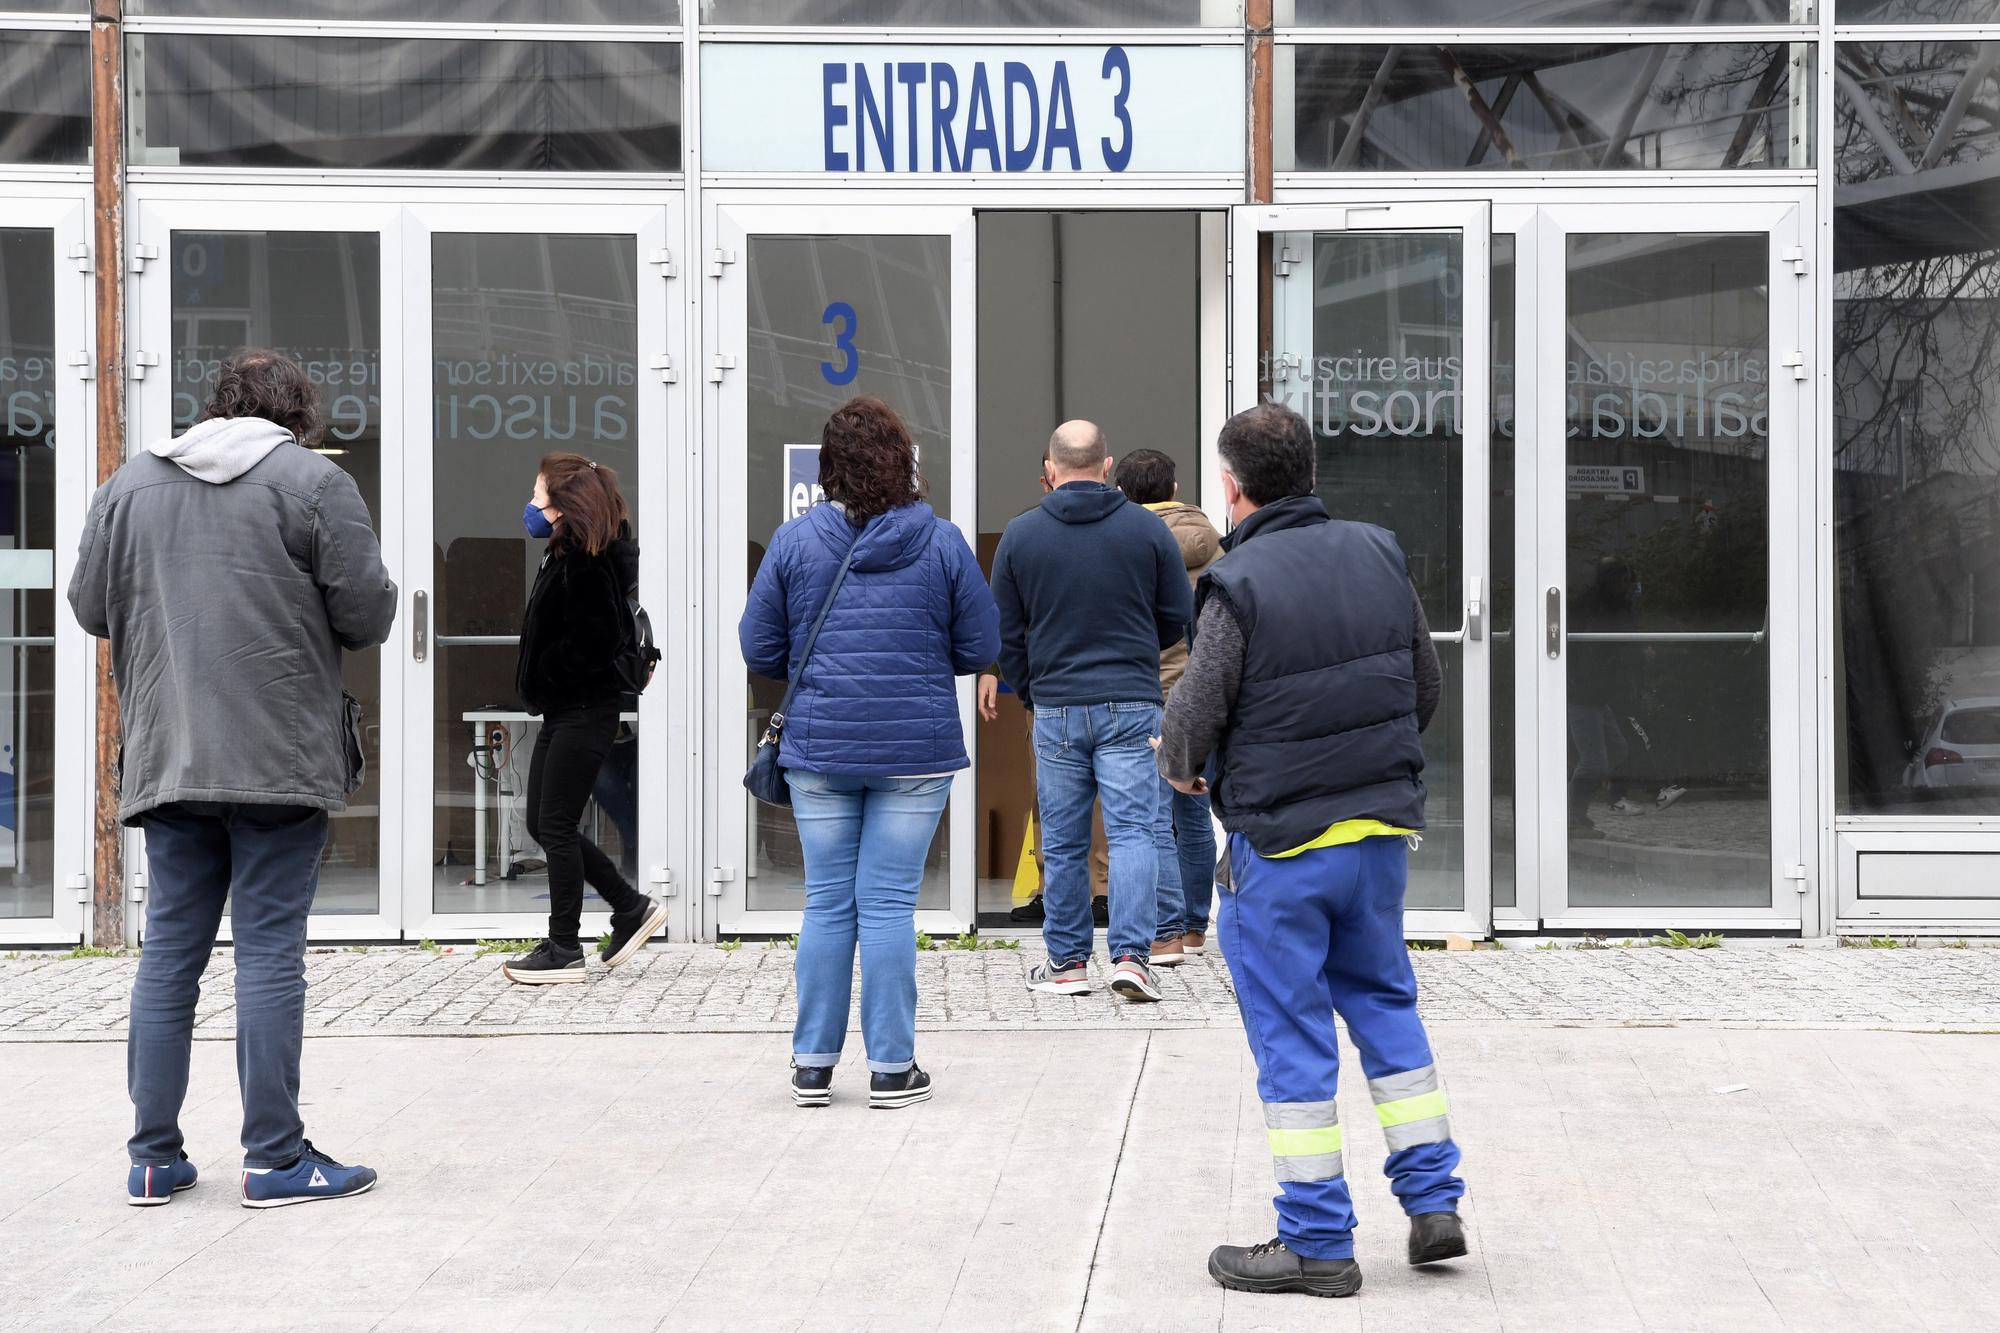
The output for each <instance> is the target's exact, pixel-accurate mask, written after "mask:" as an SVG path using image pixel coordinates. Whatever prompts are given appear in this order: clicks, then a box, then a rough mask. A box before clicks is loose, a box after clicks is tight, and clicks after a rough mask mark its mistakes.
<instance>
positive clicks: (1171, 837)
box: [1154, 778, 1215, 940]
mask: <svg viewBox="0 0 2000 1333" xmlns="http://www.w3.org/2000/svg"><path fill="white" fill-rule="evenodd" d="M1154 845H1155V846H1157V847H1158V848H1159V852H1160V926H1159V931H1158V933H1157V938H1159V939H1163V940H1165V939H1171V938H1173V937H1175V936H1178V935H1185V934H1186V933H1187V932H1189V931H1191V930H1194V931H1199V932H1201V933H1202V934H1204V935H1206V934H1208V905H1209V903H1211V902H1212V901H1214V899H1215V825H1214V823H1212V822H1211V821H1210V819H1209V815H1208V797H1206V796H1190V795H1188V794H1187V793H1186V792H1179V791H1175V790H1174V787H1173V784H1172V783H1171V782H1168V781H1167V780H1166V779H1165V778H1161V779H1160V822H1159V825H1158V833H1157V836H1156V837H1155V838H1154Z"/></svg>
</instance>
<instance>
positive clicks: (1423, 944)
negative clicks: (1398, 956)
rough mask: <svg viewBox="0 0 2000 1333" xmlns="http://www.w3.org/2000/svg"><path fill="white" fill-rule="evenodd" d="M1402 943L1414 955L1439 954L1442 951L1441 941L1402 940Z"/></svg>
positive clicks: (1442, 943)
mask: <svg viewBox="0 0 2000 1333" xmlns="http://www.w3.org/2000/svg"><path fill="white" fill-rule="evenodd" d="M1403 943H1405V944H1407V945H1409V946H1410V948H1411V950H1412V951H1414V952H1416V953H1441V952H1443V950H1444V941H1443V940H1404V941H1403Z"/></svg>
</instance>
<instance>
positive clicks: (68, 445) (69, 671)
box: [0, 198, 118, 943]
mask: <svg viewBox="0 0 2000 1333" xmlns="http://www.w3.org/2000/svg"><path fill="white" fill-rule="evenodd" d="M86 217H87V213H86V210H85V208H84V206H83V205H82V204H80V203H79V202H77V201H76V200H74V199H61V198H48V199H18V198H17V199H12V200H9V201H8V202H7V204H6V206H5V207H4V208H0V396H4V399H5V417H4V425H5V429H4V435H0V445H4V447H3V448H0V942H12V941H22V942H34V943H58V942H65V941H69V942H73V941H76V940H78V939H80V938H81V933H82V929H83V912H84V904H85V902H86V901H87V900H88V897H89V890H88V885H89V875H88V872H89V867H90V852H91V834H90V830H91V796H92V792H93V791H94V790H95V783H94V782H93V780H92V770H93V769H94V767H95V764H96V755H95V752H94V749H93V747H92V745H91V742H90V736H91V729H90V714H91V697H90V690H91V682H93V681H95V680H96V679H97V672H96V668H95V654H96V645H95V642H94V641H93V640H91V639H90V638H88V637H87V636H86V635H85V634H84V633H83V631H82V630H81V629H80V628H78V626H77V623H76V618H75V617H74V616H72V615H71V614H70V612H69V606H68V604H67V603H66V602H65V601H64V600H63V589H64V588H65V587H67V585H68V582H69V575H70V571H71V570H72V569H73V568H74V562H75V558H76V556H75V552H76V547H77V541H78V539H79V537H80V535H81V532H82V524H83V515H84V509H85V504H86V502H87V500H88V497H89V492H90V482H91V479H92V477H93V475H94V473H95V456H96V451H95V448H94V445H93V441H92V436H93V432H92V430H91V426H90V402H89V398H88V389H89V379H90V374H91V369H92V368H91V359H90V355H89V351H88V349H89V347H90V345H91V337H90V331H89V325H88V321H89V315H90V286H89V278H88V276H87V274H88V272H89V268H90V261H89V259H88V258H87V255H88V253H89V252H88V250H87V249H84V238H85V236H86V235H87V232H86V230H85V219H86ZM100 942H101V941H100ZM112 942H113V943H117V942H118V941H112Z"/></svg>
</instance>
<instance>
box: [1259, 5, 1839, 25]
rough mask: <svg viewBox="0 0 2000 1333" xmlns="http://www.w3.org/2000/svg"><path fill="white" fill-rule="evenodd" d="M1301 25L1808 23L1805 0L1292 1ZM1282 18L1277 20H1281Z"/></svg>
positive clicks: (1297, 19)
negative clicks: (1801, 14)
mask: <svg viewBox="0 0 2000 1333" xmlns="http://www.w3.org/2000/svg"><path fill="white" fill-rule="evenodd" d="M1295 4H1296V6H1297V13H1296V16H1295V17H1294V18H1293V19H1292V20H1291V21H1292V22H1293V23H1296V24H1299V25H1301V26H1306V25H1312V26H1318V27H1328V28H1332V27H1340V28H1372V27H1378V26H1379V27H1403V28H1428V27H1436V28H1559V27H1591V28H1597V27H1616V28H1636V27H1641V26H1648V27H1650V26H1659V27H1673V26H1687V25H1690V24H1716V25H1721V24H1752V23H1757V24H1763V23H1809V22H1811V21H1812V20H1811V19H1808V18H1801V17H1798V16H1797V15H1796V14H1795V13H1794V11H1796V10H1802V9H1803V8H1804V7H1805V6H1804V0H1295ZM1280 21H1281V22H1282V21H1283V20H1282V19H1281V20H1280Z"/></svg>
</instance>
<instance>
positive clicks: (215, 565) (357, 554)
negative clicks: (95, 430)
mask: <svg viewBox="0 0 2000 1333" xmlns="http://www.w3.org/2000/svg"><path fill="white" fill-rule="evenodd" d="M69 603H70V607H71V609H72V610H74V611H75V612H76V618H77V620H78V621H79V622H81V623H82V625H83V627H84V629H85V630H87V631H89V632H90V633H92V634H94V635H96V636H98V637H99V638H107V639H110V640H111V664H112V672H113V674H114V676H115V677H116V679H117V682H118V703H119V710H120V714H121V717H122V720H123V724H124V745H123V747H122V748H121V750H120V755H119V801H118V815H119V818H120V819H122V820H124V821H125V822H126V823H128V824H129V823H133V822H135V821H136V820H137V818H138V817H139V816H140V815H142V814H144V813H145V812H146V811H148V810H151V809H153V808H154V807H156V806H161V805H166V804H168V803H170V802H175V801H228V802H236V803H240V804H248V805H303V806H312V807H317V808H319V809H323V810H339V809H341V808H343V807H344V806H345V804H346V800H347V796H348V794H349V793H350V792H352V791H353V790H354V789H355V788H356V787H358V786H360V784H361V768H362V750H361V736H360V708H359V705H357V704H356V703H355V702H354V700H353V699H352V698H351V697H349V696H347V695H346V693H345V692H344V691H343V690H342V689H341V684H340V665H341V650H342V649H343V648H345V649H348V650H350V651H360V650H361V649H364V648H373V647H375V646H376V645H377V644H380V643H381V642H383V641H384V640H385V639H387V638H388V637H389V628H390V625H391V623H392V622H393V621H394V619H395V615H396V585H395V583H394V582H393V581H391V579H390V578H389V573H388V571H387V570H386V569H385V568H383V565H382V548H381V545H380V543H379V542H377V541H376V538H375V533H374V530H373V528H372V527H371V526H370V524H369V519H368V507H367V505H365V504H364V503H363V502H362V499H361V492H360V491H359V490H357V489H356V488H355V485H354V481H353V479H352V478H351V477H349V476H348V475H347V474H346V473H345V472H343V471H341V470H340V469H339V468H338V467H336V466H334V465H333V464H332V463H330V462H328V461H327V460H326V459H325V458H324V457H322V456H320V455H319V454H315V453H313V452H312V451H311V450H309V449H303V448H301V447H299V445H298V444H297V443H295V442H294V441H293V439H292V435H291V432H289V431H287V430H285V429H284V428H283V427H282V426H278V425H276V424H274V423H272V422H269V421H265V420H263V419H261V418H258V417H236V418H230V419H215V420H209V421H203V422H201V423H200V424H198V425H196V426H195V427H194V428H193V429H191V430H189V431H188V432H187V433H186V434H184V435H182V436H180V437H178V438H177V439H172V440H163V441H161V442H160V443H158V444H155V445H153V446H152V447H151V448H150V449H149V450H147V451H146V452H145V453H142V454H140V455H138V456H137V457H135V458H133V459H132V460H131V461H130V462H128V463H126V464H125V466H124V467H122V468H120V469H119V470H118V472H117V474H116V475H114V476H113V477H112V478H111V480H110V481H108V482H106V483H105V484H104V485H103V486H102V487H101V488H100V489H99V490H98V492H97V495H96V497H95V498H94V499H93V500H92V501H91V504H90V517H89V520H88V521H87V522H86V523H85V525H84V530H83V547H82V551H81V553H80V555H79V557H78V560H77V566H76V574H75V576H74V577H73V578H71V580H70V585H69Z"/></svg>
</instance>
